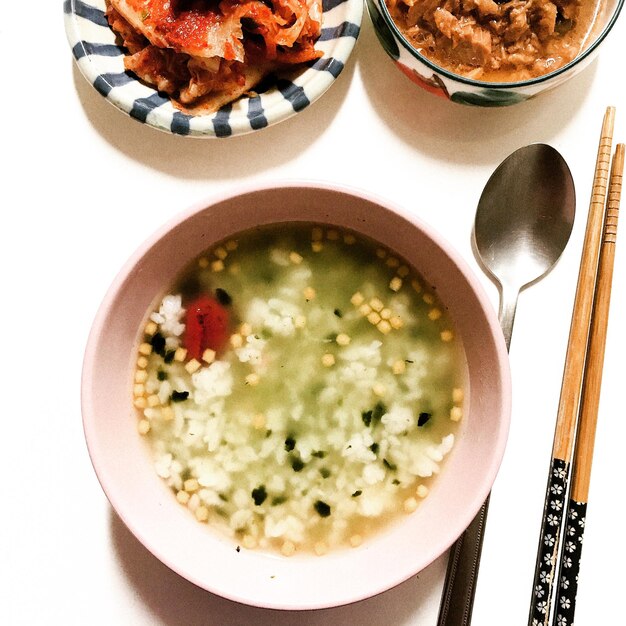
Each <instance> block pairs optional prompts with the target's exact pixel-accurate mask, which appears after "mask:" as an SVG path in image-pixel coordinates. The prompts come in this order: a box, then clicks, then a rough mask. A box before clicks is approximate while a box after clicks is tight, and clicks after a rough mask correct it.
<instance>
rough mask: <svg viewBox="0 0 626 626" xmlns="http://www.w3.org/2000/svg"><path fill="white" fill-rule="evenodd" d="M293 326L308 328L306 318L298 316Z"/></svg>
mask: <svg viewBox="0 0 626 626" xmlns="http://www.w3.org/2000/svg"><path fill="white" fill-rule="evenodd" d="M293 325H294V326H295V327H296V328H304V327H305V326H306V317H304V315H296V318H295V319H294V320H293Z"/></svg>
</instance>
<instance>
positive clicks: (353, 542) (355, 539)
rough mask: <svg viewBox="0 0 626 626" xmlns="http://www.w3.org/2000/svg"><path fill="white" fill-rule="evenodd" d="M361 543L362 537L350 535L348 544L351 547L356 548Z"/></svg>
mask: <svg viewBox="0 0 626 626" xmlns="http://www.w3.org/2000/svg"><path fill="white" fill-rule="evenodd" d="M362 543H363V537H361V535H352V537H350V545H351V546H352V547H353V548H357V547H358V546H360V545H361V544H362Z"/></svg>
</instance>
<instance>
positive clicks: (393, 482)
mask: <svg viewBox="0 0 626 626" xmlns="http://www.w3.org/2000/svg"><path fill="white" fill-rule="evenodd" d="M391 482H392V484H394V485H399V484H400V481H399V480H398V479H397V478H394V479H393V480H392V481H391Z"/></svg>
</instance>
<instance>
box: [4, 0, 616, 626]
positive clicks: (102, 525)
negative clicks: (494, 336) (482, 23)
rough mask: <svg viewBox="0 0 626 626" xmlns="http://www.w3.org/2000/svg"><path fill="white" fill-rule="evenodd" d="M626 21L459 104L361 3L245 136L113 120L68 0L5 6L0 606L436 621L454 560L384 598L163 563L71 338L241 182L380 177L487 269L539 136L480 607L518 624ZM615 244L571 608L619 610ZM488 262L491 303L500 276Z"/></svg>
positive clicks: (82, 620)
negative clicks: (530, 281) (262, 595)
mask: <svg viewBox="0 0 626 626" xmlns="http://www.w3.org/2000/svg"><path fill="white" fill-rule="evenodd" d="M37 4H38V5H39V6H38V7H37V8H36V7H35V5H37ZM7 9H8V15H7ZM625 37H626V17H625V16H622V18H621V19H620V21H619V22H618V24H617V26H616V28H615V29H614V32H613V33H612V35H611V36H610V37H609V39H608V40H607V41H606V42H605V44H604V46H603V50H602V51H601V53H600V56H599V58H598V60H596V61H595V62H594V63H593V64H592V65H591V66H590V67H589V68H587V69H586V70H585V71H584V72H583V73H582V74H581V75H579V76H577V77H575V78H574V79H573V80H571V81H570V82H569V83H567V84H566V85H563V86H561V87H559V88H558V89H557V90H555V91H554V92H552V93H548V94H544V95H542V96H540V97H538V98H536V99H535V100H533V101H531V102H528V103H523V104H519V105H516V106H514V107H512V108H506V109H474V108H469V107H462V106H460V105H454V104H451V103H449V102H446V101H443V100H440V99H438V98H435V97H433V96H431V95H429V94H427V93H425V92H422V91H421V90H419V89H418V88H417V87H416V86H414V85H413V84H412V83H410V82H409V81H408V80H407V79H406V78H405V77H404V76H403V75H401V74H400V72H398V71H397V70H396V69H395V68H394V66H393V65H392V63H391V61H390V60H389V58H388V57H387V56H386V55H385V53H384V52H383V50H382V48H381V47H380V45H379V43H378V41H377V39H376V38H375V35H374V33H373V30H372V27H371V23H370V21H369V18H368V16H367V14H365V15H364V18H363V29H362V33H361V36H360V39H359V41H358V43H357V46H356V48H355V51H354V53H353V56H352V57H351V60H350V62H349V63H348V65H347V67H346V69H345V71H344V72H343V73H342V74H341V76H340V77H339V79H338V80H337V82H336V83H335V84H334V85H333V86H332V88H331V89H330V91H329V92H328V93H327V94H325V95H324V97H323V98H322V99H321V100H320V101H318V102H317V103H315V104H314V105H313V106H311V107H310V108H308V109H306V110H305V111H303V112H302V113H300V114H298V115H297V116H295V117H294V118H292V119H290V120H288V121H286V122H284V123H282V124H279V125H278V126H275V127H272V128H269V129H265V130H263V131H261V132H258V133H255V134H253V135H248V136H243V137H235V138H230V139H227V140H209V139H207V140H193V139H189V138H181V137H174V136H169V135H166V134H164V133H160V132H158V131H155V130H152V129H150V128H148V127H146V126H143V125H141V124H139V123H138V122H136V121H134V120H131V119H129V118H127V117H125V116H124V115H123V114H121V113H119V112H118V111H117V110H116V109H114V108H113V107H112V106H111V105H110V104H108V103H107V102H106V101H105V100H104V99H103V98H102V97H101V96H100V95H99V94H98V93H97V92H96V91H95V90H94V89H93V88H92V87H91V86H90V85H89V84H88V83H87V81H85V80H84V79H83V77H82V76H81V75H80V73H79V72H78V71H77V69H76V66H75V64H74V62H73V59H72V56H71V54H70V50H69V47H68V45H67V42H66V40H65V34H64V31H63V21H62V9H61V2H60V1H58V2H50V1H47V2H43V1H40V2H35V3H32V2H31V3H20V2H16V3H10V4H9V6H8V7H4V11H3V18H2V19H1V20H0V58H1V59H2V61H1V64H2V97H1V102H0V107H1V109H0V112H1V117H0V119H1V120H2V133H1V134H0V154H1V155H2V166H1V172H2V175H1V177H0V180H1V185H0V194H1V195H0V198H1V200H0V221H1V228H0V238H1V239H0V255H1V257H0V267H1V272H2V273H1V276H2V287H3V295H2V306H1V307H0V346H1V348H2V357H3V358H2V365H1V367H2V372H4V373H3V374H2V381H3V384H2V391H1V396H0V397H1V400H0V407H1V409H0V420H2V429H1V432H2V438H1V440H0V446H1V447H2V455H1V456H0V458H1V459H2V461H1V464H2V491H1V493H2V499H1V506H2V511H3V512H2V514H1V516H0V575H1V577H2V580H1V581H0V623H2V624H9V625H13V624H64V625H65V624H81V625H83V624H90V625H91V624H93V625H95V624H121V625H127V624H128V625H131V624H132V625H133V626H134V625H143V624H165V625H168V626H174V625H177V624H184V625H195V624H209V625H220V626H221V625H234V624H237V625H239V624H273V625H276V626H283V625H286V624H313V625H318V624H320V625H321V624H334V625H338V626H343V625H352V624H376V625H378V624H384V625H385V626H399V625H401V624H402V625H404V624H406V625H417V624H419V625H425V626H430V625H432V626H434V624H435V623H436V617H437V609H438V604H439V597H440V590H441V584H442V581H443V574H444V570H445V557H442V558H440V559H439V560H438V561H437V562H435V563H434V564H433V565H432V566H431V567H429V568H428V569H427V570H426V571H424V572H422V573H420V574H419V575H418V576H416V577H415V578H413V579H411V580H408V581H407V582H405V583H404V584H402V585H400V586H399V587H397V588H395V589H392V590H390V591H388V592H387V593H384V594H382V595H381V596H379V597H376V598H372V599H369V600H366V601H364V602H361V603H358V604H356V605H353V606H347V607H340V608H337V609H329V610H323V611H319V612H312V613H280V612H274V611H265V610H261V609H256V608H251V607H246V606H240V605H237V604H235V603H233V602H230V601H227V600H223V599H221V598H219V597H215V596H213V595H211V594H209V593H207V592H205V591H202V590H200V589H198V588H196V587H194V586H193V585H192V584H190V583H188V582H187V581H185V580H183V579H182V578H180V577H179V576H177V575H176V574H174V573H173V572H171V571H170V570H169V569H168V568H167V567H165V566H164V565H162V564H161V563H160V562H158V561H157V560H156V559H155V558H154V557H153V556H152V555H151V554H149V553H148V552H147V551H146V549H145V548H144V547H143V546H142V545H141V544H139V543H138V542H137V541H136V539H135V538H134V537H133V536H132V535H131V534H130V533H129V531H128V530H127V529H126V528H125V526H124V525H123V523H122V522H121V521H120V520H119V519H118V517H117V516H116V514H115V513H114V512H113V511H112V510H111V507H110V506H109V504H108V502H107V500H106V498H105V496H104V494H103V492H102V490H101V489H100V486H99V484H98V482H97V480H96V477H95V474H94V472H93V470H92V468H91V464H90V461H89V457H88V454H87V450H86V446H85V443H84V440H83V433H82V425H81V415H80V373H81V361H82V353H83V349H84V346H85V343H86V339H87V335H88V332H89V328H90V325H91V321H92V319H93V316H94V314H95V312H96V310H97V307H98V305H99V303H100V300H101V298H102V297H103V295H104V292H105V290H106V288H107V287H108V285H109V283H110V281H111V280H112V279H113V277H114V275H115V274H116V273H117V271H118V270H119V268H120V267H121V265H122V263H123V262H124V261H125V260H126V258H127V257H128V256H129V255H130V254H131V252H133V250H134V249H135V248H136V247H137V246H138V245H139V244H140V243H141V242H142V240H143V239H144V238H146V237H147V236H148V235H149V234H151V233H152V232H153V231H154V230H155V229H156V228H157V227H158V226H160V225H161V224H162V223H163V222H165V221H166V220H168V218H170V217H171V216H172V215H174V214H175V213H176V212H178V211H180V210H182V209H184V208H186V207H187V206H189V205H191V204H195V203H197V202H198V201H200V200H202V199H204V198H208V197H211V196H212V195H213V194H215V193H217V192H222V191H228V192H231V191H235V190H236V189H237V187H238V186H239V185H240V184H241V183H242V182H243V181H246V182H250V181H263V182H267V181H278V180H281V179H283V180H284V179H294V178H311V179H317V180H321V181H325V182H335V183H343V184H347V185H351V186H354V187H358V188H361V189H364V190H367V191H370V192H373V193H376V194H378V195H381V196H384V197H385V198H386V199H388V200H390V201H393V202H395V203H397V204H399V205H402V206H403V207H405V208H407V209H410V210H411V211H414V212H415V214H416V215H418V216H419V217H421V218H422V219H424V220H425V221H427V222H429V223H430V224H432V225H433V226H434V227H436V228H437V229H439V230H440V231H442V232H443V233H444V234H445V236H446V237H447V238H448V239H449V240H450V241H451V242H452V243H453V244H454V245H455V246H456V247H457V248H458V249H459V250H460V252H461V254H462V255H463V256H464V257H465V259H466V260H467V261H468V262H469V263H470V265H471V266H472V267H473V268H474V269H475V271H476V272H477V273H478V274H480V269H479V267H478V265H477V262H476V260H475V259H474V257H473V255H472V251H471V247H470V233H471V229H472V223H473V218H474V212H475V208H476V204H477V201H478V198H479V197H480V193H481V190H482V187H483V185H484V183H485V182H486V180H487V179H488V177H489V175H490V173H491V172H492V170H493V169H494V168H495V167H496V166H497V164H498V163H499V162H500V161H501V160H502V159H503V158H505V157H506V156H507V155H508V154H509V153H510V152H512V151H513V150H514V149H516V148H518V147H520V146H522V145H524V144H527V143H530V142H545V143H549V144H551V145H553V146H554V147H555V148H557V149H558V150H559V151H560V152H561V153H562V154H563V156H564V157H565V158H566V160H567V161H568V163H569V165H570V168H571V170H572V173H573V175H574V179H575V182H576V188H577V196H578V207H577V218H576V223H575V226H574V232H573V235H572V238H571V240H570V243H569V245H568V247H567V249H566V252H565V254H564V256H563V257H562V260H561V262H560V263H559V264H558V266H557V267H556V269H555V270H554V271H553V272H552V273H551V274H550V275H549V276H548V277H546V278H545V279H544V280H543V281H542V282H540V283H539V284H537V285H535V286H533V287H531V288H530V289H528V290H527V291H525V292H523V293H522V296H521V297H520V301H519V308H518V313H517V320H516V323H515V328H514V331H513V340H512V344H511V367H512V375H513V390H514V403H513V415H512V427H511V433H510V439H509V444H508V448H507V452H506V455H505V459H504V463H503V466H502V469H501V471H500V474H499V475H498V478H497V481H496V484H495V485H494V489H493V496H492V501H491V511H490V515H489V521H488V527H487V536H486V540H485V546H484V553H483V561H482V567H481V572H480V580H479V585H478V592H477V596H476V605H475V611H474V622H473V623H474V624H475V625H476V626H491V625H497V626H500V625H503V626H508V625H516V624H525V623H526V619H527V612H528V604H529V599H530V593H531V588H530V587H531V581H532V574H533V570H534V561H535V552H536V544H537V537H538V531H539V523H540V517H541V512H542V506H543V497H544V487H545V481H546V472H547V467H548V462H549V455H550V450H551V445H552V435H553V429H554V422H555V415H556V407H557V402H558V396H559V389H560V384H561V374H562V370H563V359H564V354H565V348H566V342H567V334H568V330H569V321H570V315H571V306H572V302H573V297H574V289H575V284H576V278H577V273H578V262H579V259H580V251H581V243H582V238H583V233H584V227H585V220H586V215H587V207H588V202H589V194H590V188H591V180H592V174H593V167H594V163H595V156H596V149H597V141H598V134H599V130H600V124H601V120H602V116H603V114H604V110H605V107H606V106H607V105H609V104H614V105H616V106H617V123H616V130H615V139H616V141H624V140H626V96H625V90H624V66H623V57H624V54H623V41H624V38H625ZM624 237H626V235H624ZM621 239H622V237H620V236H618V245H617V257H616V266H615V278H614V291H613V299H612V307H611V319H610V328H609V335H608V346H607V354H606V363H605V372H604V384H603V394H602V402H601V407H600V418H599V426H598V433H597V444H596V453H595V461H594V472H593V477H592V485H591V494H590V505H589V512H588V524H587V530H586V535H585V544H584V550H583V562H582V572H581V577H580V591H579V603H578V612H577V618H578V619H577V622H576V623H577V624H578V625H579V626H588V625H589V626H595V625H604V624H611V623H624V622H623V619H624V617H623V609H622V608H621V607H622V600H623V594H624V591H623V580H624V573H623V572H624V570H623V567H624V564H625V563H626V542H625V541H624V535H623V520H622V519H620V515H619V511H618V502H619V501H620V499H621V498H622V493H623V488H622V480H621V478H622V475H623V441H624V438H625V437H626V420H625V419H624V418H625V412H624V394H623V388H624V382H623V379H622V376H623V371H624V364H623V354H624V345H625V344H624V340H625V336H624V334H625V331H624V325H623V323H622V320H624V319H625V317H626V310H625V309H626V299H625V296H624V292H625V289H624V282H625V280H626V256H625V254H626V240H622V241H620V240H621ZM480 278H481V280H482V282H483V284H484V286H485V288H486V289H487V291H488V293H489V295H490V297H491V300H492V302H493V305H494V307H495V308H497V304H498V293H497V290H496V288H495V287H494V285H493V284H492V283H491V282H490V281H489V280H488V279H487V278H486V277H485V276H483V275H482V274H480ZM612 619H613V620H614V621H612Z"/></svg>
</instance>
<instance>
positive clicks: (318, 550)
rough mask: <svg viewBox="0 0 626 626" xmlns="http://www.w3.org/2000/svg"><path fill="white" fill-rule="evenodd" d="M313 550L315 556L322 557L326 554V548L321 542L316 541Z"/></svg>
mask: <svg viewBox="0 0 626 626" xmlns="http://www.w3.org/2000/svg"><path fill="white" fill-rule="evenodd" d="M313 550H314V551H315V554H317V556H323V555H324V554H326V553H327V552H328V546H327V545H326V544H325V543H324V542H323V541H318V542H316V543H315V545H314V546H313Z"/></svg>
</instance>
